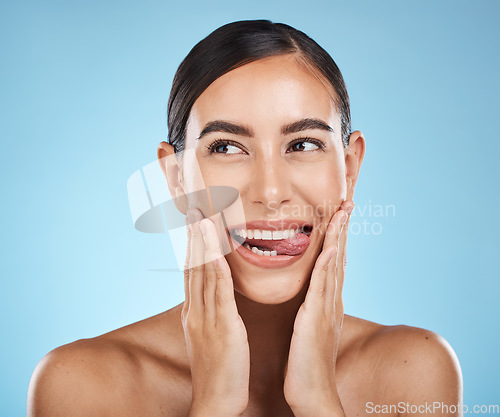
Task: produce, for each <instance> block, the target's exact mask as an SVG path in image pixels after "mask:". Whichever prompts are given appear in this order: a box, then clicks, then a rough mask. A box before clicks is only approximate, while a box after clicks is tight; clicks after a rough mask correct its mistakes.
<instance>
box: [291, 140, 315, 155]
mask: <svg viewBox="0 0 500 417" xmlns="http://www.w3.org/2000/svg"><path fill="white" fill-rule="evenodd" d="M323 148H324V145H322V144H321V143H320V142H318V141H315V140H299V141H297V142H295V143H293V144H292V145H291V146H290V148H289V149H291V150H292V151H293V152H304V151H315V150H317V149H323Z"/></svg>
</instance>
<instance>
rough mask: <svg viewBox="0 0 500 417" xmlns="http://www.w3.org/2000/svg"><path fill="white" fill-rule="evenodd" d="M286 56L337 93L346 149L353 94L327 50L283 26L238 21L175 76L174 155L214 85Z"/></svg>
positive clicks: (171, 108)
mask: <svg viewBox="0 0 500 417" xmlns="http://www.w3.org/2000/svg"><path fill="white" fill-rule="evenodd" d="M283 54H297V55H298V57H299V58H301V59H302V60H303V61H304V62H305V63H306V64H309V65H310V66H312V67H313V68H314V69H315V70H318V71H319V73H320V75H322V76H323V77H324V78H325V79H326V80H327V81H328V82H329V83H330V84H331V86H332V87H333V89H334V90H335V92H336V95H337V97H336V100H335V104H336V107H337V110H338V112H339V114H340V118H341V125H342V132H341V133H342V142H343V144H344V146H345V147H347V146H348V145H349V136H350V133H351V113H350V106H349V95H348V94H347V89H346V86H345V83H344V79H343V77H342V74H341V72H340V70H339V68H338V67H337V64H335V61H334V60H333V59H332V57H331V56H330V55H329V54H328V52H326V51H325V50H324V49H323V48H322V47H321V46H319V45H318V44H317V43H316V42H315V41H314V40H313V39H311V38H310V37H309V36H307V35H306V34H305V33H303V32H301V31H300V30H297V29H295V28H293V27H291V26H289V25H286V24H284V23H274V22H271V21H270V20H240V21H236V22H232V23H227V24H225V25H223V26H221V27H219V28H218V29H216V30H214V31H213V32H212V33H211V34H209V35H208V36H207V37H205V38H204V39H202V40H201V41H200V42H198V43H197V44H196V45H195V46H194V47H193V48H192V49H191V51H190V52H189V53H188V55H187V56H186V57H185V58H184V60H183V61H182V62H181V64H180V65H179V68H178V69H177V72H176V73H175V76H174V80H173V83H172V89H171V91H170V97H169V100H168V106H167V120H168V141H169V143H170V144H171V145H172V146H173V147H174V149H175V152H176V153H177V152H182V151H183V150H184V148H185V140H186V124H187V121H188V119H189V114H190V112H191V108H192V106H193V104H194V103H195V101H196V99H197V98H198V97H199V96H200V95H201V94H202V93H203V91H205V90H206V89H207V87H208V86H209V85H210V84H212V83H213V82H214V81H215V80H216V79H218V78H219V77H221V76H222V75H224V74H226V73H228V72H229V71H231V70H233V69H235V68H238V67H240V66H242V65H245V64H249V63H251V62H253V61H257V60H259V59H262V58H267V57H271V56H275V55H283Z"/></svg>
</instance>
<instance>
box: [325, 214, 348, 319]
mask: <svg viewBox="0 0 500 417" xmlns="http://www.w3.org/2000/svg"><path fill="white" fill-rule="evenodd" d="M346 220H347V213H346V212H345V211H344V210H342V209H341V208H339V210H338V211H337V212H336V213H335V214H334V215H333V216H332V219H331V221H330V223H329V224H328V227H327V229H326V233H325V240H324V242H323V247H324V248H329V247H335V248H336V249H337V250H336V253H335V258H334V259H332V261H331V262H330V263H329V264H328V267H327V270H326V273H325V274H324V275H323V279H324V284H323V285H324V287H325V292H326V294H325V303H324V308H325V312H326V313H327V314H329V313H331V311H332V309H333V303H334V300H335V279H336V268H337V258H338V256H339V249H340V248H339V236H340V234H341V233H342V229H343V226H344V224H345V222H346Z"/></svg>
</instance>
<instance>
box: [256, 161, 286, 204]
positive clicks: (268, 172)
mask: <svg viewBox="0 0 500 417" xmlns="http://www.w3.org/2000/svg"><path fill="white" fill-rule="evenodd" d="M288 169H289V168H288V167H287V163H286V161H284V160H283V158H282V157H281V156H278V155H277V157H272V156H269V155H268V157H267V158H266V157H259V156H258V157H256V159H255V160H254V163H253V167H252V170H251V179H250V187H249V191H248V198H249V199H250V202H251V203H252V204H257V205H263V206H265V207H266V208H269V209H277V208H280V207H282V206H283V205H284V204H286V203H289V202H290V199H291V196H292V188H293V187H292V183H291V177H292V176H291V175H290V174H291V173H290V172H288Z"/></svg>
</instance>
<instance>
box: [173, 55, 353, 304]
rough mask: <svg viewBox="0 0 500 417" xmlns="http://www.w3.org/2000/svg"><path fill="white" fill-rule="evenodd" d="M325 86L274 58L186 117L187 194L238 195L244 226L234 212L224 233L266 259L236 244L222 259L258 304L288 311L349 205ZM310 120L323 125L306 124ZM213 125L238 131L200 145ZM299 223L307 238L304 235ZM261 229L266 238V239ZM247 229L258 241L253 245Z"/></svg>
mask: <svg viewBox="0 0 500 417" xmlns="http://www.w3.org/2000/svg"><path fill="white" fill-rule="evenodd" d="M325 85H327V84H323V83H322V82H321V81H320V80H319V79H318V78H317V77H315V75H314V74H313V73H311V72H310V71H308V70H307V69H305V68H304V67H303V66H301V65H299V63H298V62H297V61H296V58H295V57H294V56H293V55H279V56H274V57H270V58H265V59H262V60H259V61H256V62H253V63H250V64H246V65H244V66H242V67H239V68H237V69H235V70H232V71H230V72H229V73H227V74H225V75H223V76H221V77H220V78H218V79H217V80H216V81H215V82H213V83H212V84H211V85H210V86H209V87H208V88H207V89H206V90H205V91H204V92H203V93H202V94H201V96H200V97H199V98H198V99H197V100H196V102H195V104H194V105H193V107H192V110H191V113H190V118H189V121H188V125H187V131H186V150H189V149H191V150H194V152H192V153H191V154H194V155H195V157H196V159H197V163H198V166H199V168H200V169H199V170H197V169H192V167H193V166H195V165H194V164H195V163H196V161H193V160H192V161H189V160H187V159H186V158H185V160H184V163H183V164H182V166H183V172H182V175H183V187H184V192H186V193H190V192H192V191H195V190H199V189H200V185H201V184H204V186H205V187H208V186H220V185H223V186H231V187H234V188H236V189H237V190H238V191H239V193H240V197H241V203H242V206H243V211H244V219H245V222H246V224H241V221H240V219H241V216H237V215H235V216H234V217H232V216H231V211H230V210H229V211H228V212H227V213H226V224H227V225H228V229H227V230H226V233H228V236H229V232H231V236H232V238H235V239H236V240H238V239H239V238H238V237H237V235H240V236H243V239H244V238H245V235H246V239H247V243H248V242H250V243H253V245H251V246H249V247H250V248H252V246H256V247H260V248H261V250H263V249H266V248H267V249H268V252H269V254H259V252H258V251H257V253H254V251H255V249H254V250H251V249H250V250H249V249H247V247H248V246H247V247H245V246H240V245H235V246H238V247H237V249H236V250H232V251H231V252H230V253H228V254H227V255H226V259H227V261H228V263H229V265H230V267H231V271H232V276H233V280H234V287H235V289H236V290H237V291H238V292H239V293H241V294H243V295H245V296H246V297H248V298H250V299H252V300H254V301H257V302H260V303H266V304H278V303H282V302H285V301H288V300H290V299H291V298H293V297H294V296H296V295H297V294H298V293H299V291H300V290H301V289H302V288H303V286H304V285H305V284H306V282H307V280H308V279H309V277H310V273H311V271H312V268H313V266H314V263H315V260H316V258H317V256H318V254H319V253H320V251H321V248H322V244H323V238H324V233H325V230H326V225H327V224H328V222H329V220H330V218H331V216H332V214H333V213H334V212H335V211H336V210H337V209H338V207H339V205H340V204H341V203H342V201H343V200H344V199H346V193H347V188H348V187H347V186H346V164H345V153H344V152H345V151H344V147H343V145H342V141H341V125H340V116H339V114H338V112H337V110H336V108H335V104H334V102H333V99H332V94H335V93H334V92H333V90H332V89H331V87H326V86H325ZM304 119H314V120H315V121H317V123H314V122H312V123H311V122H310V123H308V124H307V123H306V124H303V125H302V126H300V124H301V123H300V122H301V121H303V120H304ZM214 121H224V122H227V123H231V124H232V125H235V126H233V127H232V128H231V129H227V128H226V129H224V128H222V129H221V124H219V125H218V127H217V128H215V129H208V130H209V131H208V133H205V134H203V135H201V136H202V137H201V138H200V134H201V133H202V131H203V130H204V129H205V128H206V127H207V125H208V124H210V123H212V122H214ZM296 122H299V123H298V124H297V125H295V129H294V128H293V127H294V125H293V124H294V123H296ZM236 126H239V127H236ZM226 127H227V125H226ZM287 127H288V130H286V128H287ZM245 130H246V131H245ZM308 138H309V139H308ZM187 154H188V153H186V155H187ZM200 173H201V176H202V178H200ZM236 218H238V221H236V220H235V219H236ZM232 219H233V220H232ZM259 221H260V222H259ZM266 221H270V222H268V223H266ZM274 221H277V222H274ZM282 221H283V222H282ZM221 224H222V223H219V226H218V227H220V225H221ZM303 225H305V226H306V227H305V230H304V231H305V232H306V233H300V232H301V229H300V228H301V227H302V226H303ZM235 226H236V227H237V229H238V230H233V228H234V227H235ZM311 228H312V230H311V231H310V229H311ZM241 229H245V230H244V231H243V230H241ZM256 229H257V230H264V232H262V235H263V236H259V234H258V232H255V230H256ZM292 229H293V230H295V231H296V232H299V233H298V234H296V236H294V237H293V238H290V233H292V232H288V233H289V235H288V239H285V238H286V237H287V235H286V233H287V232H278V233H276V234H275V235H274V236H273V231H275V232H277V231H282V230H292ZM250 230H251V231H252V233H253V239H258V240H248V239H249V238H250V237H252V236H251V235H250V233H251V232H250ZM265 230H271V233H270V235H271V237H273V238H276V239H271V240H268V239H265V240H264V239H262V237H267V235H268V234H269V232H265ZM309 231H310V234H308V233H307V232H309ZM221 233H223V232H222V231H221ZM283 233H284V234H283ZM232 242H233V243H235V241H232ZM242 242H243V240H242V239H240V240H239V243H242ZM273 248H274V250H275V251H274V252H273V251H272V250H273ZM262 253H264V251H262ZM275 254H276V256H275Z"/></svg>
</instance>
